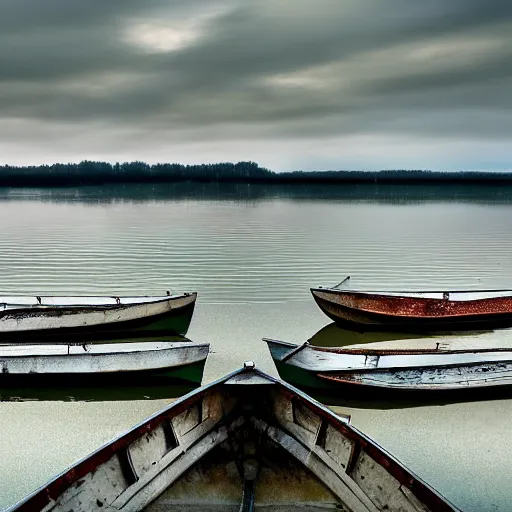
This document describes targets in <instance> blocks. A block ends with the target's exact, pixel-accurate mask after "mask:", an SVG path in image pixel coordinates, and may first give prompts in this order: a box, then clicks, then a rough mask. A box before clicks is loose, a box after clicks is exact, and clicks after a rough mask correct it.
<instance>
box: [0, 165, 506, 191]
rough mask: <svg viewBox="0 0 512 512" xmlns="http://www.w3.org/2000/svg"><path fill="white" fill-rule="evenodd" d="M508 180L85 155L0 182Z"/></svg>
mask: <svg viewBox="0 0 512 512" xmlns="http://www.w3.org/2000/svg"><path fill="white" fill-rule="evenodd" d="M179 181H192V182H194V181H195V182H203V183H211V182H230V183H280V184H286V183H295V184H300V183H339V184H343V183H382V184H385V183H393V184H397V183H403V184H414V183H458V182H463V183H476V182H478V183H492V184H496V183H503V184H512V172H483V171H458V172H453V171H452V172H444V171H430V170H416V169H410V170H407V169H395V170H380V171H350V170H340V171H335V170H330V171H293V172H274V171H271V170H269V169H266V168H264V167H260V166H259V165H258V164H257V163H255V162H238V163H217V164H201V165H182V164H175V163H174V164H171V163H158V164H153V165H150V164H147V163H145V162H138V161H137V162H124V163H115V164H111V163H108V162H94V161H88V160H84V161H82V162H80V163H68V164H61V163H56V164H53V165H37V166H23V167H21V166H11V165H4V166H0V186H24V187H26V186H77V185H100V184H106V183H170V182H179Z"/></svg>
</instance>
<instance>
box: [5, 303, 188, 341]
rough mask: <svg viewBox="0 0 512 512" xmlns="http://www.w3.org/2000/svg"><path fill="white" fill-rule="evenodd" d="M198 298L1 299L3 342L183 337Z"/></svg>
mask: <svg viewBox="0 0 512 512" xmlns="http://www.w3.org/2000/svg"><path fill="white" fill-rule="evenodd" d="M196 298H197V294H196V293H185V294H181V295H164V296H159V297H85V296H77V297H71V296H60V297H24V296H9V297H0V339H4V340H5V339H9V340H21V341H32V340H41V339H42V338H43V337H45V336H51V337H52V338H53V337H54V336H55V335H59V336H61V335H62V336H65V337H69V336H70V335H87V336H91V337H94V336H98V337H100V338H104V337H105V336H107V335H108V336H112V337H122V335H123V334H127V333H130V334H133V335H134V334H135V333H140V334H147V333H153V334H158V333H162V334H181V335H184V334H185V333H186V332H187V330H188V327H189V325H190V321H191V319H192V314H193V312H194V305H195V302H196Z"/></svg>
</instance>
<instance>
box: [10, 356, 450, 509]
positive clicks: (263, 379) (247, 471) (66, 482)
mask: <svg viewBox="0 0 512 512" xmlns="http://www.w3.org/2000/svg"><path fill="white" fill-rule="evenodd" d="M260 507H261V509H265V510H272V511H276V512H285V511H286V512H291V511H295V510H304V511H306V510H311V511H313V510H319V509H321V510H345V511H365V512H370V511H371V512H377V511H379V510H389V511H393V510H394V511H402V512H413V511H414V512H418V511H427V510H430V511H438V512H443V511H453V510H457V509H456V508H455V507H454V506H453V505H451V504H450V503H449V502H448V501H447V500H446V499H445V498H443V497H442V496H441V495H440V494H438V493H437V492H436V491H435V490H433V489H432V488H431V487H429V486H428V485H427V484H426V483H424V482H422V481H421V480H420V479H419V478H418V477H417V476H415V475H414V474H413V473H412V472H411V471H409V470H408V469H407V468H405V467H404V466H403V465H402V464H401V463H400V462H398V461H397V460H396V459H395V458H394V457H393V456H391V455H390V454H388V453H387V452H386V451H384V450H383V449H382V448H380V447H379V446H378V445H377V444H376V443H375V442H374V441H372V440H371V439H370V438H368V437H367V436H365V435H364V434H363V433H361V432H360V431H359V430H357V429H356V428H354V427H353V426H351V425H350V422H349V418H347V417H340V416H336V415H335V414H334V413H333V412H331V411H330V410H329V409H327V408H326V407H324V406H322V405H321V404H319V403H318V402H316V401H314V400H313V399H311V398H310V397H308V396H307V395H305V394H304V393H302V392H301V391H299V390H297V389H295V388H293V387H291V386H289V385H288V384H286V383H284V382H282V381H279V380H276V379H274V378H272V377H270V376H268V375H266V374H264V373H262V372H260V371H258V370H256V369H255V368H254V363H246V364H245V365H244V368H242V369H241V370H238V371H235V372H234V373H231V374H229V375H227V376H226V377H224V378H222V379H220V380H218V381H216V382H214V383H212V384H210V385H208V386H204V387H202V388H200V389H199V390H197V391H195V392H192V393H190V394H188V395H186V396H184V397H183V398H181V399H179V400H178V401H176V402H174V403H173V404H172V405H170V406H169V407H167V408H165V409H163V410H162V411H160V412H158V413H156V414H154V415H153V416H151V417H149V418H148V419H146V420H145V421H143V422H142V423H140V424H139V425H137V426H135V427H134V428H132V429H131V430H129V431H128V432H126V433H125V434H124V435H121V436H120V437H118V438H116V439H114V440H113V441H111V442H109V443H107V444H105V445H104V446H102V447H101V448H100V449H98V450H97V451H95V452H94V453H92V454H91V455H89V456H87V457H86V458H85V459H83V460H81V461H80V462H78V463H77V464H75V465H74V466H72V467H71V468H69V469H67V470H65V471H64V472H63V473H62V474H60V475H59V476H57V477H56V478H54V479H53V480H51V481H50V482H48V483H47V484H46V485H44V486H43V487H42V488H40V489H39V490H38V491H36V492H35V493H33V494H32V495H30V496H28V497H27V498H26V499H24V500H23V501H22V502H20V503H18V504H17V505H15V506H13V507H12V508H11V509H9V510H11V511H14V510H16V511H20V512H21V511H30V512H34V511H43V510H44V511H47V512H49V511H52V512H64V511H66V512H69V511H71V510H73V511H74V512H94V511H100V510H101V511H105V510H124V511H139V510H145V511H147V512H156V511H163V510H179V511H180V512H183V511H188V510H190V511H196V510H202V511H205V512H206V511H238V510H242V511H247V512H249V511H253V510H255V509H258V510H260Z"/></svg>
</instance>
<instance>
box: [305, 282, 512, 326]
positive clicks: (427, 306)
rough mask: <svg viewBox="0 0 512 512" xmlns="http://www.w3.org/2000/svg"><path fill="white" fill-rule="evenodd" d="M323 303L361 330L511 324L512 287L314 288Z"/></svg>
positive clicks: (332, 315)
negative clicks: (378, 289) (460, 289)
mask: <svg viewBox="0 0 512 512" xmlns="http://www.w3.org/2000/svg"><path fill="white" fill-rule="evenodd" d="M311 293H312V294H313V298H314V299H315V301H316V303H317V304H318V306H319V307H320V309H321V310H322V311H323V312H324V313H325V314H326V315H327V316H328V317H329V318H331V319H332V320H334V321H335V322H336V323H337V324H339V325H341V326H348V327H351V328H355V329H360V330H377V331H402V332H436V331H455V330H479V329H495V328H499V327H512V290H487V291H450V292H447V291H444V292H443V291H432V292H384V291H375V292H363V291H353V290H345V289H338V288H321V287H320V288H311Z"/></svg>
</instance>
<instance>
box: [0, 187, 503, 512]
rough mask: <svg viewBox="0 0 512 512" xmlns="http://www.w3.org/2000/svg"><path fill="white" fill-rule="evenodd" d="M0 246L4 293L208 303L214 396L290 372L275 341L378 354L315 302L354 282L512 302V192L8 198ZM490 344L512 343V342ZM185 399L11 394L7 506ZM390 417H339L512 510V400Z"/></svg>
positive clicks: (394, 410) (451, 488) (106, 193)
mask: <svg viewBox="0 0 512 512" xmlns="http://www.w3.org/2000/svg"><path fill="white" fill-rule="evenodd" d="M0 232H1V237H0V268H1V270H2V279H1V286H0V288H1V292H2V293H27V294H45V293H47V294H48V293H55V294H68V293H80V294H87V293H92V294H104V293H108V294H131V293H136V294H140V293H143V294H146V293H147V294H152V293H162V292H164V291H165V290H172V291H197V292H199V299H198V304H197V308H196V313H195V315H194V318H193V320H192V324H191V328H190V330H189V333H188V337H189V338H191V339H192V340H194V341H198V342H203V341H208V342H210V343H211V348H212V354H211V356H210V358H209V360H208V363H207V366H206V370H205V376H204V382H209V381H211V380H213V379H215V378H218V377H220V376H222V375H224V374H225V373H227V372H228V371H231V370H233V369H235V368H237V367H239V366H240V365H241V363H242V362H243V361H244V360H247V359H252V360H254V361H255V362H256V364H257V365H258V367H260V368H261V369H263V370H265V371H268V372H270V373H272V374H274V375H276V372H275V368H274V366H273V363H272V361H271V359H270V356H269V354H268V353H267V350H266V345H265V344H264V343H263V342H262V341H261V338H262V337H264V336H267V337H274V338H280V339H284V340H288V341H292V342H303V341H305V340H307V339H310V338H313V342H315V343H317V344H324V345H341V344H344V343H348V342H352V343H353V342H357V343H364V342H366V341H369V340H368V339H365V338H364V337H363V336H360V335H357V334H354V333H348V332H344V331H342V330H340V329H338V328H335V327H333V326H332V325H329V324H330V322H329V320H328V319H327V317H325V316H324V315H323V314H322V313H321V312H320V311H319V310H318V308H317V306H316V305H315V303H314V302H313V300H312V298H311V296H310V294H309V287H310V286H312V285H318V284H323V285H329V284H331V285H333V284H336V283H337V282H339V281H341V280H342V278H343V277H344V276H345V275H347V274H349V275H351V276H352V279H351V285H352V286H354V287H358V288H366V289H370V288H379V289H390V290H391V289H399V288H408V289H422V288H423V289H424V288H431V289H436V288H437V289H439V288H446V289H449V288H452V289H455V288H457V289H474V288H482V289H485V288H512V189H507V188H502V187H481V186H480V187H477V186H475V187H473V186H443V187H439V186H429V187H405V186H385V187H382V186H380V187H379V186H374V185H365V186H346V187H332V186H328V187H323V186H315V187H312V186H308V187H302V186H293V187H291V186H290V187H279V186H254V185H223V186H218V185H197V184H196V185H190V184H177V185H156V186H153V185H145V186H132V185H130V186H118V187H101V188H100V187H90V188H89V187H86V188H81V189H44V190H43V189H0ZM381 343H383V344H385V346H394V347H398V346H424V347H425V346H435V342H434V340H433V339H432V340H426V341H425V340H422V341H421V342H418V341H415V340H414V339H410V340H407V339H406V340H404V339H397V340H391V341H381ZM488 343H489V345H490V346H493V345H495V346H496V345H498V346H510V347H512V333H511V332H509V331H503V332H500V333H495V334H494V335H493V336H491V337H490V340H489V342H488ZM429 344H430V345H429ZM447 344H448V345H449V346H452V347H458V346H461V343H460V341H457V339H456V338H454V339H453V340H449V341H448V342H447ZM464 346H467V342H465V345H464ZM480 346H482V345H480ZM180 392H183V390H181V391H180V390H169V391H168V395H166V393H167V391H162V390H158V391H156V390H142V391H140V392H139V393H135V396H131V397H130V398H137V399H136V400H125V398H127V397H125V396H117V397H116V396H114V397H107V396H105V395H101V394H99V395H98V396H97V397H96V399H95V400H94V401H81V398H83V397H81V396H80V395H79V394H76V393H75V392H74V391H73V390H66V391H64V392H62V393H61V394H60V395H59V394H52V393H44V392H43V391H42V390H20V392H19V395H20V396H21V397H23V396H24V398H25V399H26V398H38V399H39V400H29V401H27V400H23V401H13V400H14V399H15V398H16V396H17V394H16V393H14V396H12V393H11V394H9V393H6V392H5V391H3V390H0V397H1V398H2V399H4V400H6V401H3V402H1V403H0V429H1V431H2V436H0V453H1V454H2V457H1V459H0V508H1V507H5V506H8V505H10V504H12V503H14V502H15V501H17V500H18V499H20V498H21V497H23V496H24V495H25V494H26V493H28V492H30V491H32V490H34V489H35V488H36V487H38V486H40V485H42V484H43V483H44V482H45V481H46V480H47V479H48V478H50V477H51V476H53V475H54V474H56V473H57V472H60V471H62V470H63V469H64V468H65V467H66V466H67V465H69V464H71V463H72V462H74V461H75V460H77V459H78V458H80V457H83V456H84V455H86V454H87V453H88V452H90V451H91V450H93V449H95V448H96V447H97V446H99V445H100V444H101V443H103V442H105V441H107V440H108V439H110V438H111V437H112V436H114V435H116V434H118V433H120V432H122V431H124V430H125V429H127V428H128V427H130V426H131V425H133V424H134V423H135V422H137V421H140V420H141V419H143V418H144V417H145V416H147V415H149V414H150V413H152V412H154V411H155V410H157V409H159V408H161V407H163V406H164V405H165V404H167V403H168V402H169V399H171V398H173V397H174V396H176V395H177V394H179V393H180ZM107 398H108V400H107ZM376 407H377V408H368V407H365V406H354V405H353V404H351V407H346V406H345V407H339V408H337V409H336V410H340V411H343V412H348V413H349V414H351V415H352V423H353V424H354V425H356V426H357V427H358V428H360V429H361V430H363V431H364V432H365V433H367V434H368V435H370V436H371V437H372V438H373V439H375V440H376V441H377V442H378V443H379V444H381V445H382V446H383V447H384V448H386V449H388V450H389V451H391V452H392V453H393V454H394V455H395V456H396V457H397V458H398V459H399V460H401V461H402V462H403V463H405V464H406V465H407V466H408V467H409V468H410V469H412V470H413V471H414V472H416V473H417V474H418V475H419V476H421V477H422V478H423V479H425V480H426V481H427V482H428V483H430V484H431V485H433V486H434V487H435V488H437V489H438V490H439V491H440V492H441V493H442V494H444V495H445V496H446V497H447V498H449V499H450V500H451V501H452V502H453V503H454V504H456V505H457V506H459V507H460V508H461V509H463V510H472V511H478V512H483V511H508V510H510V503H511V502H512V487H511V486H510V481H509V480H510V479H509V475H510V473H511V470H512V467H511V466H512V464H511V462H510V461H511V460H512V445H511V443H510V442H509V441H510V425H511V424H512V400H509V399H499V400H498V399H492V400H486V401H478V402H466V403H455V404H444V405H441V404H434V405H432V404H430V405H428V406H421V404H409V406H407V407H405V406H404V405H403V404H402V405H401V406H392V404H381V405H377V406H376Z"/></svg>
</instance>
